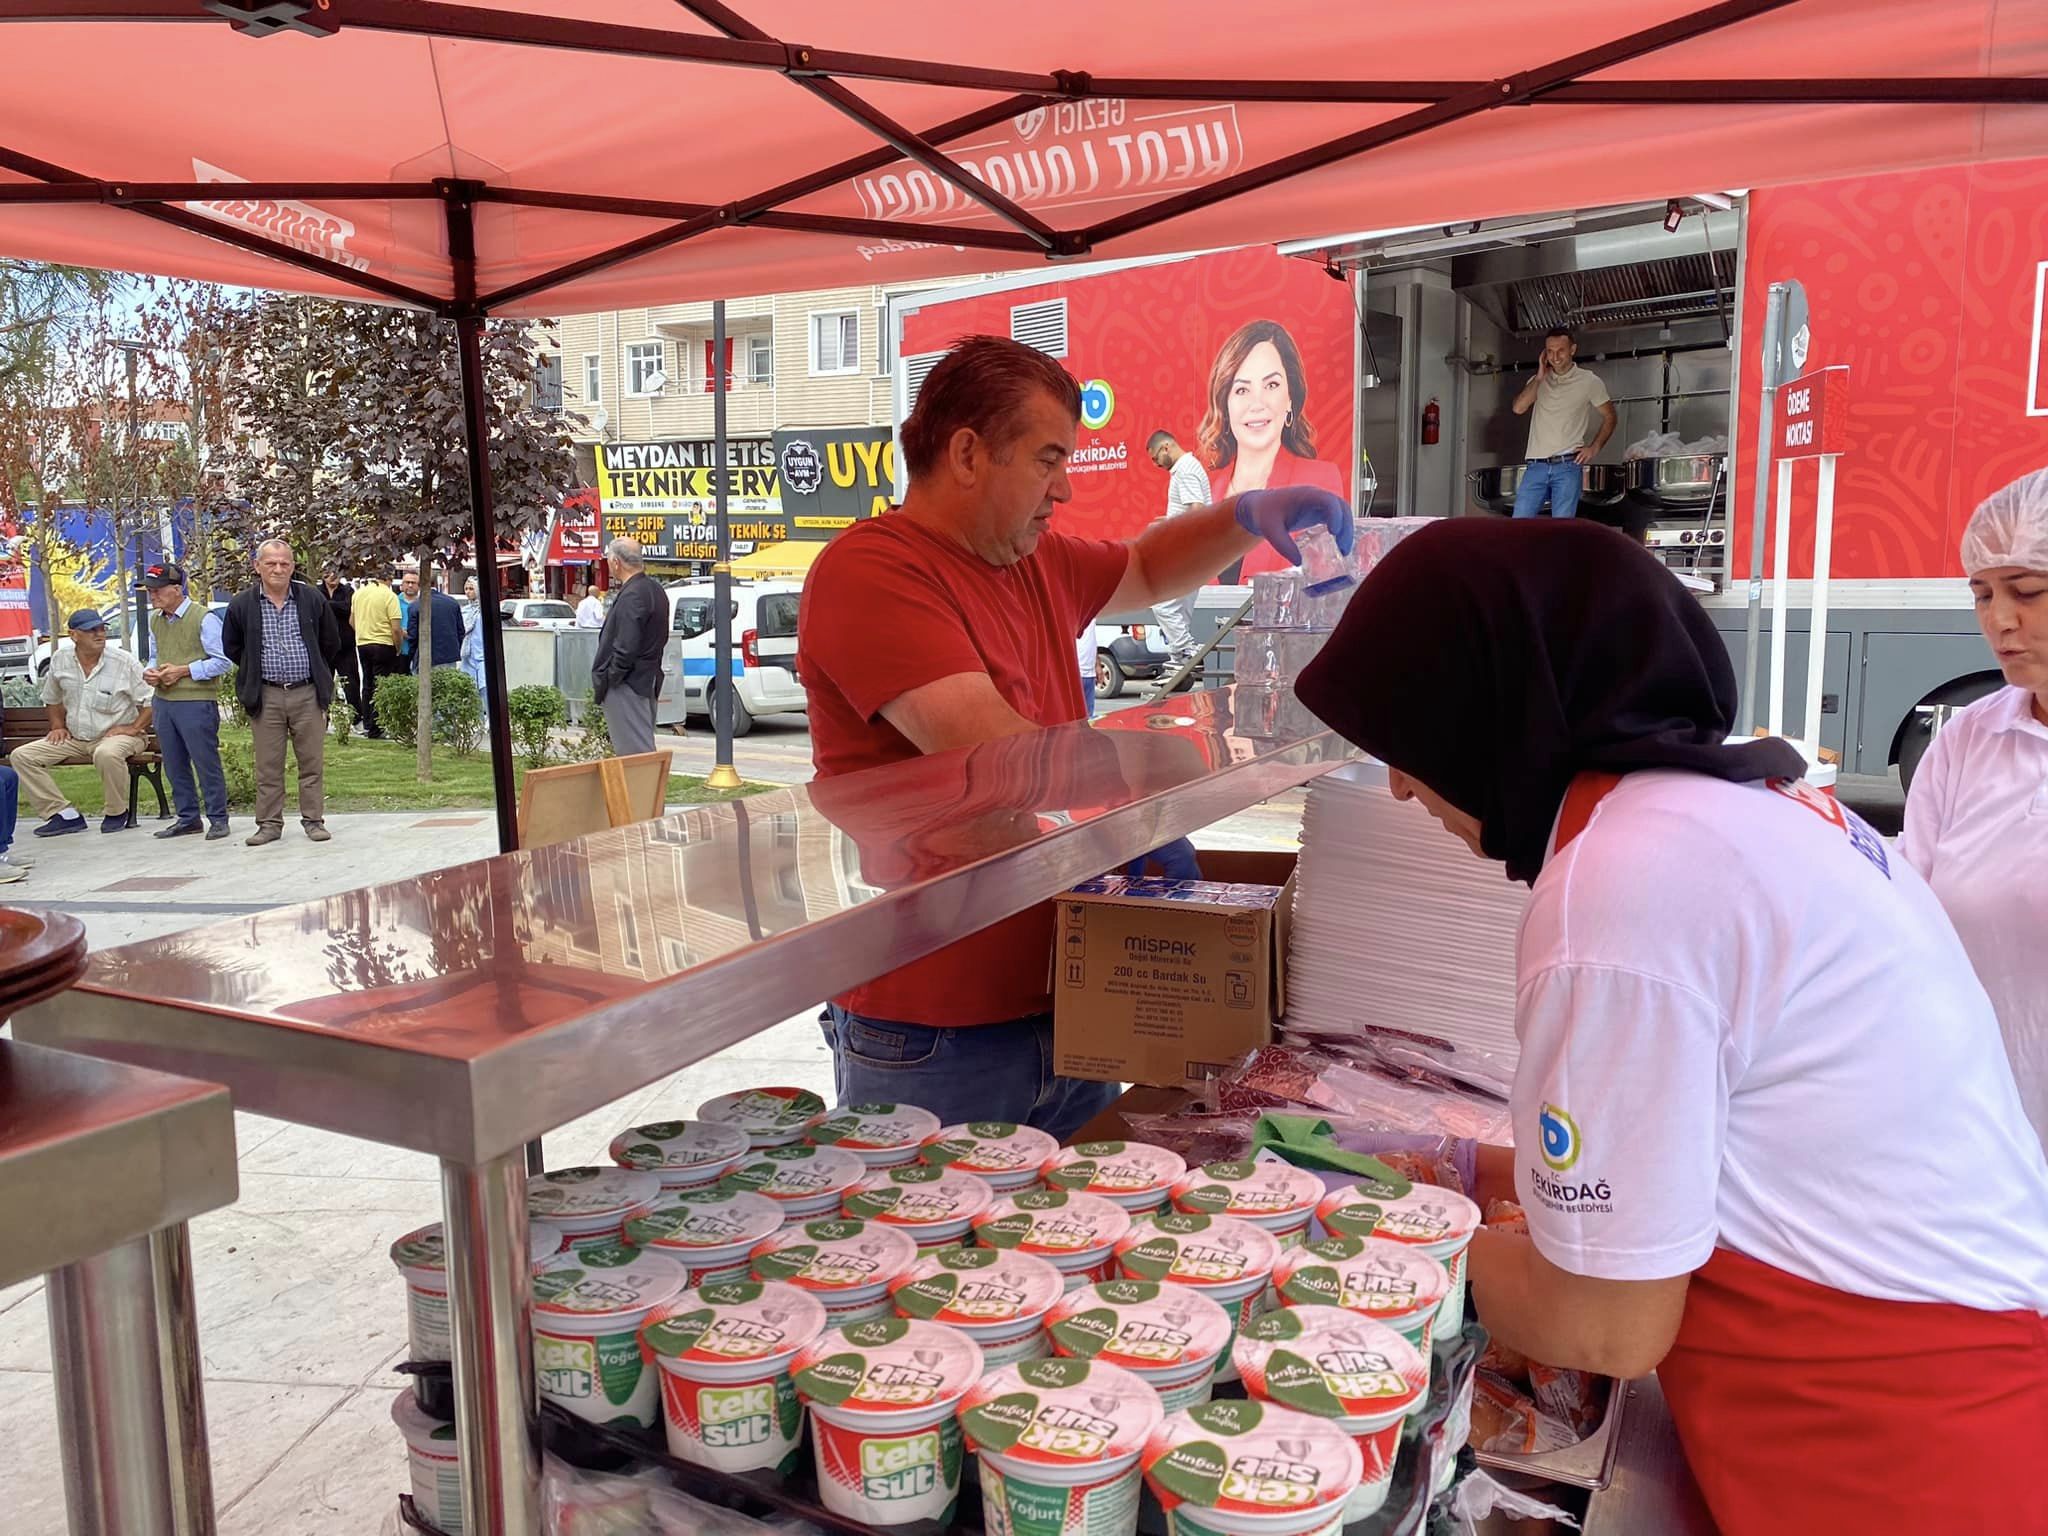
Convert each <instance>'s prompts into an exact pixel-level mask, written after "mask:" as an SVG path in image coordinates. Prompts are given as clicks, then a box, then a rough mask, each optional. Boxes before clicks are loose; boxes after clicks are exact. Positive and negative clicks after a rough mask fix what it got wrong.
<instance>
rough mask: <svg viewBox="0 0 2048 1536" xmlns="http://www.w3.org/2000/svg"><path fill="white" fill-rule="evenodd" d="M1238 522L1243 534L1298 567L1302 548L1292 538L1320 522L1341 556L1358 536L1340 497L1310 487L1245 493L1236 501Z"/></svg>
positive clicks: (1290, 487)
mask: <svg viewBox="0 0 2048 1536" xmlns="http://www.w3.org/2000/svg"><path fill="white" fill-rule="evenodd" d="M1237 523H1238V526H1239V527H1240V528H1242V529H1244V531H1245V532H1246V533H1256V534H1257V535H1258V536H1259V537H1260V538H1262V539H1264V540H1265V541H1266V542H1267V543H1268V544H1270V545H1272V546H1273V547H1274V548H1275V549H1277V550H1278V551H1279V552H1280V558H1281V559H1283V560H1285V561H1286V562H1287V563H1288V564H1289V565H1299V564H1301V549H1300V547H1299V546H1298V545H1297V544H1296V543H1295V542H1294V535H1295V534H1296V533H1297V532H1298V531H1300V530H1301V529H1303V528H1311V527H1314V526H1315V525H1316V524H1317V523H1321V524H1322V525H1323V526H1324V527H1325V528H1328V529H1329V530H1330V537H1331V538H1333V539H1335V540H1336V541H1337V548H1338V550H1339V551H1340V552H1341V553H1343V554H1347V555H1348V554H1350V553H1351V550H1352V546H1353V545H1354V544H1356V543H1357V542H1358V536H1357V534H1356V532H1355V531H1354V530H1353V528H1352V526H1351V508H1350V507H1349V506H1347V505H1346V504H1345V502H1344V498H1343V497H1341V496H1336V495H1332V494H1331V493H1330V492H1328V491H1325V490H1320V489H1318V488H1317V487H1315V486H1313V485H1276V486H1274V487H1273V488H1272V489H1270V490H1264V491H1246V492H1244V493H1243V494H1241V495H1240V496H1239V497H1238V498H1237Z"/></svg>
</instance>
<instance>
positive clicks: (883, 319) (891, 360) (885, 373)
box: [875, 304, 896, 379]
mask: <svg viewBox="0 0 2048 1536" xmlns="http://www.w3.org/2000/svg"><path fill="white" fill-rule="evenodd" d="M895 371H896V337H895V334H894V333H893V332H892V331H891V330H890V329H889V306H888V305H886V304H877V305H876V306H875V372H876V373H878V374H880V375H881V376H882V377H883V378H885V379H886V378H888V377H889V375H890V374H892V373H894V372H895Z"/></svg>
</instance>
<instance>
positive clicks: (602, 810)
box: [519, 752, 674, 848]
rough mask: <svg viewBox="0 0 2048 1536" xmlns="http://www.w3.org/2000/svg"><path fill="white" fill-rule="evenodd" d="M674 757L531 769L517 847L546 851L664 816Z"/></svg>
mask: <svg viewBox="0 0 2048 1536" xmlns="http://www.w3.org/2000/svg"><path fill="white" fill-rule="evenodd" d="M673 755H674V754H672V753H669V752H643V753H640V754H638V755H636V756H633V757H602V758H599V759H598V760H597V761H596V762H594V763H564V764H562V765H561V766H560V767H558V768H534V769H531V770H529V771H528V773H527V775H526V781H525V783H524V785H523V786H522V787H521V789H520V793H519V846H520V847H522V848H544V847H546V846H547V845H548V844H550V843H566V842H567V841H569V839H571V838H572V837H587V836H588V835H589V834H591V833H592V832H604V831H607V830H609V829H610V828H612V827H623V826H625V825H627V824H628V823H629V822H635V821H648V820H651V819H652V818H654V817H656V816H659V815H661V814H662V812H663V811H664V810H665V809H666V808H667V805H668V774H669V759H670V758H671V757H672V756H673Z"/></svg>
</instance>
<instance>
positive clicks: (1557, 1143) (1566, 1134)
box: [1536, 1104, 1580, 1173]
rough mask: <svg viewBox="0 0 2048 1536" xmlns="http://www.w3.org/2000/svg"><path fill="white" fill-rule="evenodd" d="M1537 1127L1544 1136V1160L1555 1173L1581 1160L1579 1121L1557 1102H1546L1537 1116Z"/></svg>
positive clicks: (1561, 1171)
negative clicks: (1556, 1103)
mask: <svg viewBox="0 0 2048 1536" xmlns="http://www.w3.org/2000/svg"><path fill="white" fill-rule="evenodd" d="M1536 1129H1537V1130H1538V1131H1539V1132H1540V1133H1541V1135H1542V1137H1543V1161H1544V1162H1546V1163H1548V1164H1549V1165H1550V1170H1551V1172H1553V1173H1563V1172H1564V1171H1565V1170H1566V1169H1567V1168H1569V1167H1571V1166H1572V1164H1574V1163H1576V1162H1577V1161H1578V1160H1579V1152H1580V1142H1579V1122H1578V1121H1576V1120H1574V1119H1573V1118H1572V1117H1571V1116H1570V1115H1568V1114H1566V1113H1565V1112H1564V1111H1563V1110H1562V1109H1560V1108H1559V1107H1558V1106H1557V1105H1555V1104H1545V1105H1544V1106H1543V1108H1542V1110H1541V1112H1540V1113H1538V1115H1537V1116H1536Z"/></svg>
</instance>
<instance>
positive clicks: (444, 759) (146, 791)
mask: <svg viewBox="0 0 2048 1536" xmlns="http://www.w3.org/2000/svg"><path fill="white" fill-rule="evenodd" d="M220 755H221V759H222V761H223V762H224V763H225V764H226V767H227V774H228V797H229V803H230V804H231V805H232V807H233V808H234V809H235V810H238V811H247V810H249V809H251V808H252V807H253V805H254V803H255V770H254V767H253V760H252V758H251V757H250V746H249V732H248V731H247V730H246V729H238V728H236V727H234V726H230V725H225V724H223V725H222V727H221V732H220ZM325 768H326V775H327V809H328V810H330V811H335V812H345V811H440V810H466V809H474V808H476V807H480V806H488V805H489V804H490V803H491V760H490V758H489V757H488V756H487V755H486V754H485V753H483V752H478V753H475V754H474V755H472V756H469V757H458V756H456V755H455V753H453V752H451V751H450V750H448V749H447V748H446V747H436V748H435V749H434V779H433V782H432V783H431V784H422V783H421V782H420V781H419V767H418V755H417V753H416V752H415V751H414V749H413V748H411V747H403V746H400V745H398V743H396V742H391V741H371V740H369V739H368V738H367V737H362V736H356V737H351V738H350V739H349V740H348V741H347V742H346V743H342V744H337V743H336V741H335V739H334V737H332V736H329V737H328V738H327V755H326V760H325ZM516 772H517V773H518V775H519V777H520V779H521V780H522V781H523V780H524V779H525V776H526V765H525V764H524V763H520V764H518V765H517V767H516ZM56 776H57V784H58V786H59V787H60V788H61V789H62V790H63V791H64V793H65V794H67V795H69V796H70V797H71V803H72V804H73V805H75V806H77V807H78V809H79V810H80V811H82V812H84V813H85V814H86V815H88V816H96V815H98V814H99V812H100V808H101V795H100V778H99V774H98V773H96V772H95V771H94V770H93V769H91V768H59V769H58V770H57V771H56ZM772 788H774V786H773V785H770V784H749V785H745V786H743V787H742V788H740V789H737V790H717V789H708V788H706V787H705V784H704V780H703V779H702V778H699V777H698V776H696V775H694V774H682V773H678V774H674V775H672V776H671V777H670V779H669V784H668V798H669V804H671V805H677V804H682V805H695V804H701V803H703V802H706V801H711V800H733V799H738V798H739V797H741V796H744V795H755V794H759V793H761V792H762V791H763V790H767V789H772ZM139 789H140V793H141V796H142V806H143V814H144V815H145V816H149V815H153V814H155V811H156V796H155V794H154V792H153V791H151V790H150V788H149V787H148V786H147V785H142V786H139ZM284 793H285V813H286V815H287V816H288V817H289V816H293V815H296V814H297V812H296V811H295V810H294V807H295V806H296V805H297V803H298V802H297V795H298V776H297V773H296V770H295V769H294V767H293V765H292V762H291V760H290V759H289V757H287V759H286V762H285V774H284ZM21 814H22V815H23V816H24V817H28V816H29V815H30V814H31V813H30V811H29V808H28V807H27V805H23V806H22V808H21Z"/></svg>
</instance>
